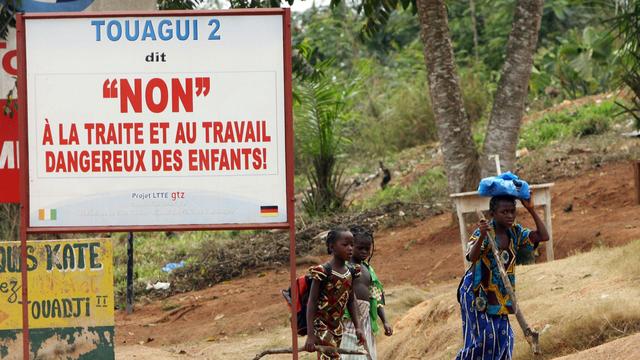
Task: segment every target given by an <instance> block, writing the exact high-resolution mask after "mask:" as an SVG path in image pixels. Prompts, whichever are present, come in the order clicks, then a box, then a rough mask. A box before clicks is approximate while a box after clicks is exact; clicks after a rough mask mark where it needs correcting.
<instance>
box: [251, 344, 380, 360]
mask: <svg viewBox="0 0 640 360" xmlns="http://www.w3.org/2000/svg"><path fill="white" fill-rule="evenodd" d="M298 351H299V352H301V351H305V350H304V348H299V349H298ZM316 351H321V352H324V353H338V354H345V355H366V356H367V357H368V358H369V359H370V358H371V357H370V355H369V353H368V352H366V351H360V350H346V349H339V348H335V347H332V346H324V345H316ZM274 354H293V349H292V348H290V347H288V348H279V349H269V350H265V351H263V352H261V353H260V354H258V355H256V357H254V358H253V360H258V359H260V358H262V357H263V356H265V355H274Z"/></svg>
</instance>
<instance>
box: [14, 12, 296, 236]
mask: <svg viewBox="0 0 640 360" xmlns="http://www.w3.org/2000/svg"><path fill="white" fill-rule="evenodd" d="M94 16H97V15H94ZM283 16H284V14H283V13H282V12H281V11H280V12H274V13H258V14H249V13H229V12H222V13H220V12H218V13H196V12H191V13H188V14H180V15H179V16H176V13H171V15H170V16H162V13H156V14H152V15H140V16H137V15H136V16H124V17H123V16H120V15H118V16H112V17H109V16H105V17H62V18H37V17H36V18H29V17H27V18H25V52H26V89H27V90H26V91H27V109H28V114H27V116H28V122H27V123H28V139H27V140H28V153H29V154H28V159H29V184H28V192H29V200H28V201H29V202H28V205H29V227H30V228H38V227H47V228H49V227H103V226H106V227H108V226H115V227H126V226H171V225H193V226H195V227H197V225H216V224H268V223H284V222H286V221H287V202H286V198H287V196H286V195H287V187H286V157H285V153H286V149H285V96H286V94H285V77H286V76H287V74H285V70H284V65H285V63H284V51H285V49H284V40H285V39H284V37H285V36H284V33H285V32H284V21H283ZM51 34H55V36H51Z"/></svg>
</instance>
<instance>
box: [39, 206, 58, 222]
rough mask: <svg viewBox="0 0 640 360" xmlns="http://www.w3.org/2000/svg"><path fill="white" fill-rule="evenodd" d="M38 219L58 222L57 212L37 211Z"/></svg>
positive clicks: (55, 210)
mask: <svg viewBox="0 0 640 360" xmlns="http://www.w3.org/2000/svg"><path fill="white" fill-rule="evenodd" d="M38 219H39V220H42V221H44V220H51V221H55V220H58V211H57V209H38Z"/></svg>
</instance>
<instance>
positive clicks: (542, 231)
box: [520, 194, 549, 246]
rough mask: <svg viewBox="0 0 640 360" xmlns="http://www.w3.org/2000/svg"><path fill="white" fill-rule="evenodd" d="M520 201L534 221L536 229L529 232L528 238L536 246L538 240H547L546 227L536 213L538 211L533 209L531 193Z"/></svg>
mask: <svg viewBox="0 0 640 360" xmlns="http://www.w3.org/2000/svg"><path fill="white" fill-rule="evenodd" d="M520 202H521V203H522V206H524V208H525V209H527V211H528V212H529V214H531V217H532V218H533V221H534V222H535V223H536V230H535V231H532V232H531V234H529V239H530V240H531V242H532V243H533V244H535V245H536V246H537V244H538V243H539V242H542V241H547V240H549V233H548V232H547V227H546V226H544V222H543V221H542V219H540V216H539V215H538V213H536V211H535V209H534V208H533V194H532V195H531V199H530V200H522V199H520Z"/></svg>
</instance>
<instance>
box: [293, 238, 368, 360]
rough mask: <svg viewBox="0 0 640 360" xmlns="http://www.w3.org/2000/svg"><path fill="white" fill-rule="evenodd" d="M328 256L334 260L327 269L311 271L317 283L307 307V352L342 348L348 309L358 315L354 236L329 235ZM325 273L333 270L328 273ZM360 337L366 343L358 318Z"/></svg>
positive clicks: (326, 356)
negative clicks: (355, 290) (343, 321)
mask: <svg viewBox="0 0 640 360" xmlns="http://www.w3.org/2000/svg"><path fill="white" fill-rule="evenodd" d="M326 242H327V252H328V253H329V254H332V255H333V257H332V258H331V260H330V261H329V262H328V263H327V264H324V265H317V266H314V267H312V268H311V269H309V273H310V275H311V277H312V279H313V281H312V283H311V289H310V291H309V302H308V303H307V334H308V335H307V341H306V343H305V345H304V348H305V350H306V351H309V352H313V351H315V350H316V349H315V345H324V346H330V347H333V348H339V347H340V342H341V341H342V332H343V326H342V317H343V316H344V311H345V308H347V307H348V308H349V311H350V312H351V313H353V314H357V312H356V304H355V297H354V295H353V279H354V278H355V277H357V276H359V274H360V268H359V267H351V266H350V265H347V264H346V262H347V261H349V259H350V258H351V255H352V254H353V235H352V234H351V233H350V232H349V231H348V230H346V229H342V228H338V229H333V230H331V231H329V233H328V234H327V241H326ZM325 269H330V271H328V273H327V272H326V271H325ZM353 323H354V324H355V328H356V330H355V331H356V335H357V337H358V339H359V340H360V342H364V341H365V338H364V333H363V332H362V330H361V326H360V321H359V319H358V316H357V315H355V316H354V317H353ZM319 358H320V359H322V360H326V359H340V355H339V354H338V353H337V352H331V353H329V352H328V353H319Z"/></svg>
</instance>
